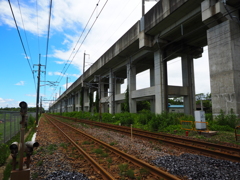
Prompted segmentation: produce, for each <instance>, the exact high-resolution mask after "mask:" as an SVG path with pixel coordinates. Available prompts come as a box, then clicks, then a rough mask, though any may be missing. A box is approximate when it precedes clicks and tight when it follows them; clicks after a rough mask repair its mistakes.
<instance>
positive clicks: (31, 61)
mask: <svg viewBox="0 0 240 180" xmlns="http://www.w3.org/2000/svg"><path fill="white" fill-rule="evenodd" d="M18 8H19V12H20V15H21V19H22V25H23V30H24V35H25V39H26V42H27V47H28V51H29V54H30V60H31V62H32V55H31V51H30V48H29V44H28V38H27V34H26V30H25V26H24V23H23V17H22V11H21V7H20V3H19V0H18ZM32 64H33V62H32Z"/></svg>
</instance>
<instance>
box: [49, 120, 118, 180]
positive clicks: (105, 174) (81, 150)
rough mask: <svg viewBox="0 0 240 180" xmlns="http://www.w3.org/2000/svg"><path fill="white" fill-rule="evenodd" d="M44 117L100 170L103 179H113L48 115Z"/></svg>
mask: <svg viewBox="0 0 240 180" xmlns="http://www.w3.org/2000/svg"><path fill="white" fill-rule="evenodd" d="M45 117H46V118H47V119H48V120H49V121H50V122H51V123H52V124H53V125H54V126H55V127H56V128H57V129H58V130H59V131H60V132H62V134H63V135H64V136H65V137H66V138H67V139H68V140H69V141H70V142H71V143H72V144H73V145H74V146H75V147H76V148H77V149H78V150H79V151H80V152H81V153H82V154H83V155H84V156H85V157H86V158H87V160H88V161H89V162H90V163H91V164H92V165H93V168H94V169H95V170H96V171H100V172H101V175H102V176H103V179H105V180H114V177H112V175H111V174H109V173H108V172H107V171H106V170H105V169H103V168H102V166H101V165H99V164H98V163H97V162H96V161H95V160H94V159H93V158H92V157H91V156H89V155H88V154H87V153H86V152H85V151H84V150H83V149H82V148H81V147H80V146H78V145H77V144H76V143H75V142H74V141H73V140H72V139H71V138H70V137H69V136H68V135H67V134H66V133H64V132H63V131H62V130H61V128H60V127H58V125H56V124H55V123H54V122H52V121H51V120H50V118H52V117H49V116H46V115H45Z"/></svg>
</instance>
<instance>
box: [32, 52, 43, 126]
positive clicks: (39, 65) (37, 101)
mask: <svg viewBox="0 0 240 180" xmlns="http://www.w3.org/2000/svg"><path fill="white" fill-rule="evenodd" d="M40 59H41V54H39V64H34V65H33V66H38V71H36V70H35V71H34V72H38V76H37V78H38V85H37V99H36V125H38V109H39V91H40V79H41V77H40V72H45V71H41V66H44V65H41V64H40Z"/></svg>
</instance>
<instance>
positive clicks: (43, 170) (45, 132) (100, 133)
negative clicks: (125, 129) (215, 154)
mask: <svg viewBox="0 0 240 180" xmlns="http://www.w3.org/2000/svg"><path fill="white" fill-rule="evenodd" d="M41 125H42V127H41ZM76 125H77V124H75V127H76ZM78 128H79V129H80V130H83V131H85V132H86V133H87V134H90V135H92V136H94V137H96V138H98V139H100V140H102V141H104V142H106V143H108V144H111V145H113V146H114V147H116V148H119V149H120V150H122V151H124V152H126V153H128V154H130V155H133V156H136V157H137V158H139V159H142V160H144V161H146V162H148V163H150V164H152V165H155V166H158V167H160V168H161V169H163V170H166V171H168V172H169V173H171V174H173V175H176V176H178V177H181V179H194V180H195V179H197V180H198V179H199V180H221V179H224V180H225V179H231V180H237V179H240V164H239V163H234V162H231V161H224V160H219V159H214V158H211V157H206V156H202V155H194V154H190V153H189V152H182V151H181V150H180V149H173V148H171V147H169V146H166V145H164V144H163V143H160V142H158V143H157V142H151V141H149V140H143V139H138V138H137V137H135V136H133V139H132V140H131V138H130V137H129V136H127V135H123V134H121V133H118V132H115V131H109V130H106V129H102V128H95V127H91V126H88V125H83V126H82V125H80V124H78ZM57 136H58V138H57ZM62 138H63V137H62V136H61V135H60V134H59V133H58V130H55V129H52V128H51V125H49V124H46V122H45V121H44V122H43V121H42V122H41V123H40V127H39V128H38V133H37V137H36V139H37V141H39V142H40V148H41V147H42V148H43V149H42V150H41V151H40V150H39V151H38V153H37V154H35V155H33V156H32V163H31V175H32V178H31V179H45V180H58V179H79V180H87V179H90V180H91V179H94V178H92V177H91V176H88V177H87V176H86V175H84V173H83V172H82V171H81V170H80V169H81V168H78V169H77V166H76V164H75V163H72V162H74V161H72V162H71V161H69V159H72V158H71V157H68V154H65V151H63V148H61V146H60V144H61V143H62V142H63V140H64V138H63V139H62ZM51 144H55V145H56V147H57V148H56V150H55V151H54V154H50V153H49V152H48V151H47V150H48V147H49V146H50V145H51ZM59 148H60V149H59ZM61 149H62V150H61ZM41 161H42V165H39V162H41ZM82 166H83V167H84V166H86V165H84V164H82ZM34 174H38V177H37V178H33V177H34ZM95 179H96V178H95Z"/></svg>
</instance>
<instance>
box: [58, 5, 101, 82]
mask: <svg viewBox="0 0 240 180" xmlns="http://www.w3.org/2000/svg"><path fill="white" fill-rule="evenodd" d="M99 2H100V0H99V1H98V3H97V4H96V7H95V8H94V10H93V12H92V14H91V16H90V18H89V19H88V22H87V24H86V25H85V27H84V29H83V31H82V33H81V35H80V36H79V38H78V41H77V43H76V45H75V46H74V48H73V50H72V52H71V54H70V56H69V58H68V60H67V62H66V63H65V65H64V67H63V70H62V71H61V74H63V72H64V70H65V67H66V66H67V64H68V62H69V61H70V58H71V56H72V55H73V52H74V51H75V49H76V47H77V45H78V43H79V41H80V39H81V37H82V35H83V33H84V32H85V30H86V28H87V26H88V24H89V22H90V20H91V19H92V16H93V14H94V12H95V11H96V9H97V7H98V4H99ZM59 79H60V78H58V79H57V81H58V80H59Z"/></svg>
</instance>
